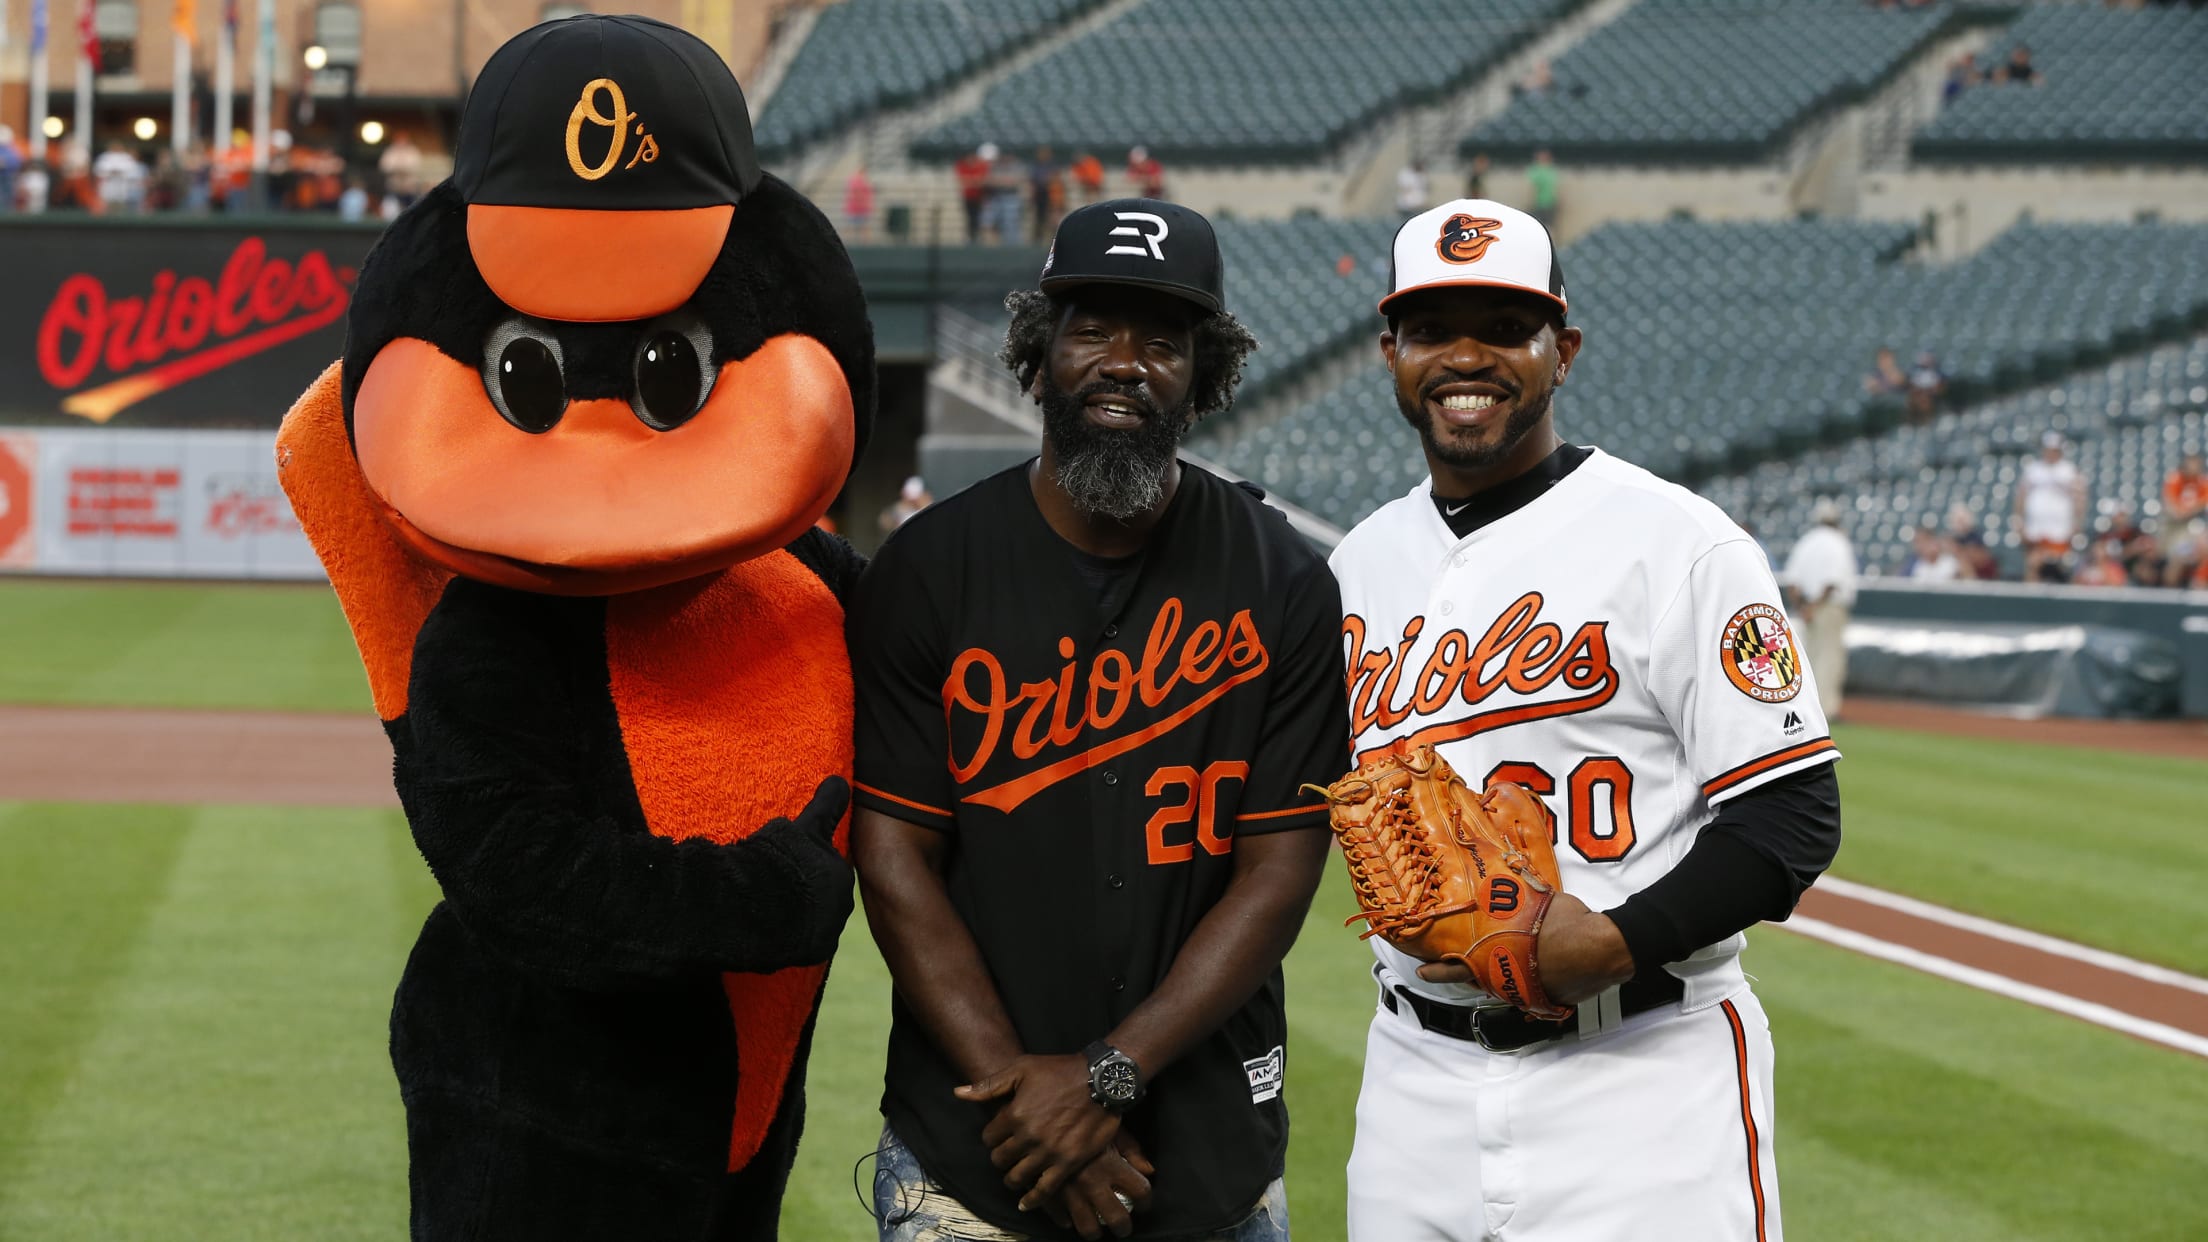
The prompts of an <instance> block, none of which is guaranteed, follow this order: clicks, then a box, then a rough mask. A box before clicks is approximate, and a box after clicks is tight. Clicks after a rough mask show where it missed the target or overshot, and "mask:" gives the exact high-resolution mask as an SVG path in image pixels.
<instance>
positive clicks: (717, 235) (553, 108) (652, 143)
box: [452, 15, 760, 321]
mask: <svg viewBox="0 0 2208 1242" xmlns="http://www.w3.org/2000/svg"><path fill="white" fill-rule="evenodd" d="M759 178H760V171H759V158H758V155H757V153H756V151H755V150H754V149H753V146H752V136H751V118H750V113H749V111H748V110H747V109H746V108H745V106H744V93H743V90H742V88H740V87H739V86H737V84H736V79H735V77H734V76H733V75H731V74H730V73H729V71H728V66H727V65H726V64H724V63H722V61H721V58H720V56H719V55H718V54H716V53H715V52H714V51H713V49H712V48H710V47H708V46H707V45H706V44H705V43H704V42H702V41H701V40H699V39H698V38H697V37H696V36H694V35H692V34H690V33H689V32H687V31H684V30H681V29H679V28H677V27H674V26H670V25H667V24H666V23H664V22H657V21H653V20H651V19H650V18H645V17H600V16H595V15H585V16H581V17H571V18H568V19H566V20H564V21H556V22H545V23H543V24H541V25H539V26H536V27H534V28H532V29H531V30H528V31H526V32H524V33H523V34H521V35H519V36H517V37H516V38H514V39H513V40H512V41H511V42H509V43H507V44H506V45H505V46H504V47H502V48H500V49H499V50H498V52H497V53H496V54H495V55H493V56H492V57H491V59H490V63H488V64H486V65H485V66H484V67H483V73H482V76H481V77H479V78H478V79H477V80H476V83H475V87H474V89H473V90H472V91H470V92H469V94H468V102H467V106H466V109H465V110H464V111H463V113H462V114H461V118H460V142H459V150H458V151H457V152H456V153H455V156H454V161H453V170H452V180H453V185H454V188H455V189H457V190H458V191H459V192H460V196H461V198H462V199H463V200H464V201H465V202H466V203H467V213H468V249H469V250H470V251H471V252H472V253H473V255H474V257H475V262H476V266H477V267H478V268H480V269H481V270H482V273H483V279H484V281H485V283H487V284H488V285H490V287H491V291H492V292H494V293H496V294H497V295H498V297H499V300H500V301H503V302H505V303H506V304H507V305H508V306H511V307H513V308H514V309H515V310H518V311H521V312H522V313H524V314H529V315H535V316H537V317H539V318H543V319H558V320H568V321H618V320H628V319H640V318H644V317H647V316H651V315H656V314H661V313H664V312H666V311H668V310H671V309H673V308H674V307H677V306H680V305H682V303H683V302H684V301H685V300H687V299H688V298H689V296H690V294H691V293H692V292H693V291H694V290H695V289H696V288H697V287H698V283H699V282H700V281H701V280H703V279H704V278H705V274H706V272H707V271H708V270H710V269H711V268H712V266H713V262H714V260H715V258H717V257H718V256H719V254H720V252H721V244H722V242H723V241H724V240H725V239H726V237H727V234H728V227H729V220H730V218H731V217H732V216H733V215H734V212H735V204H737V203H738V202H740V201H741V200H742V199H743V197H744V196H745V195H747V194H750V193H751V192H752V191H753V190H755V189H756V188H757V187H758V185H759ZM578 213H588V218H586V219H578V218H577V216H578ZM584 233H587V234H588V235H590V236H592V237H593V238H594V239H596V241H597V243H598V244H596V245H593V246H591V247H589V248H588V249H586V250H580V251H578V250H576V249H575V248H573V247H562V246H560V245H559V243H561V242H563V241H566V240H568V239H572V238H574V237H575V236H577V235H578V234H584ZM554 253H557V254H561V255H562V256H563V257H562V261H560V262H557V263H547V262H545V256H546V255H547V254H554Z"/></svg>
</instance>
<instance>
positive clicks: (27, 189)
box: [15, 160, 54, 216]
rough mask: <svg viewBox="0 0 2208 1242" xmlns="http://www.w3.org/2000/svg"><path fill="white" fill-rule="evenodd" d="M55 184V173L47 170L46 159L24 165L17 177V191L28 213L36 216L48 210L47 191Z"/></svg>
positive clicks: (18, 197) (25, 211)
mask: <svg viewBox="0 0 2208 1242" xmlns="http://www.w3.org/2000/svg"><path fill="white" fill-rule="evenodd" d="M53 185H54V178H53V174H51V173H49V172H47V171H46V163H45V161H43V160H32V161H30V162H29V163H27V164H25V165H24V166H23V172H22V174H21V175H20V176H18V177H17V178H16V182H15V193H16V197H17V199H19V200H20V201H21V202H22V204H23V211H24V213H25V214H26V215H34V216H35V215H37V214H39V213H40V212H43V211H45V210H46V198H47V193H48V191H50V190H52V189H53Z"/></svg>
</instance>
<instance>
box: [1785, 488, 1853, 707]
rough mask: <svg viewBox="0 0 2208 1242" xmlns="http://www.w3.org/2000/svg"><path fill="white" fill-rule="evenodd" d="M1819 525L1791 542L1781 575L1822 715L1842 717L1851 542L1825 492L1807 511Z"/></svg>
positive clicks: (1850, 597) (1850, 595) (1850, 608)
mask: <svg viewBox="0 0 2208 1242" xmlns="http://www.w3.org/2000/svg"><path fill="white" fill-rule="evenodd" d="M1810 517H1811V519H1812V520H1813V521H1815V522H1816V523H1817V525H1815V526H1813V527H1811V528H1810V530H1809V533H1807V534H1805V535H1803V536H1802V537H1801V538H1800V539H1798V540H1795V542H1794V551H1793V552H1792V553H1791V554H1789V555H1788V556H1787V558H1786V571H1785V572H1784V573H1782V574H1780V575H1779V579H1780V581H1781V582H1783V583H1784V584H1785V585H1786V589H1787V591H1788V593H1790V594H1791V595H1792V596H1793V597H1794V621H1795V624H1796V626H1797V627H1798V628H1799V629H1800V631H1801V635H1802V648H1803V650H1802V654H1803V655H1804V656H1806V657H1808V659H1809V667H1810V671H1811V672H1812V673H1814V674H1815V675H1816V678H1817V697H1818V698H1819V699H1820V700H1822V701H1823V703H1824V707H1825V718H1826V719H1827V720H1838V719H1840V697H1841V692H1842V691H1843V690H1844V689H1845V688H1846V684H1847V680H1848V616H1849V614H1850V613H1852V612H1853V611H1854V610H1855V574H1856V567H1855V545H1853V544H1851V543H1849V542H1848V537H1847V535H1846V534H1845V533H1844V532H1842V531H1841V529H1840V506H1839V505H1838V504H1836V503H1834V502H1833V501H1832V500H1831V499H1830V498H1829V497H1828V498H1826V499H1824V500H1820V501H1818V502H1817V507H1816V508H1815V509H1813V510H1812V511H1811V512H1810Z"/></svg>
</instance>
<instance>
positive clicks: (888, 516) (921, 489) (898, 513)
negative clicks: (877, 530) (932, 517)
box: [879, 474, 935, 535]
mask: <svg viewBox="0 0 2208 1242" xmlns="http://www.w3.org/2000/svg"><path fill="white" fill-rule="evenodd" d="M934 503H935V497H934V496H932V495H930V494H929V493H928V485H927V484H926V483H924V482H922V481H921V479H920V476H919V475H917V474H916V475H913V476H912V477H911V478H908V479H906V480H905V485H904V487H902V488H900V489H899V490H898V492H897V499H895V500H892V501H890V502H889V503H888V504H887V505H884V506H882V516H881V519H880V522H879V525H880V526H881V528H882V533H883V534H885V535H886V534H888V533H889V532H891V531H893V530H896V529H897V528H898V527H900V526H903V525H904V524H905V523H906V522H907V521H909V520H910V519H911V518H912V515H913V514H916V513H918V512H920V511H921V510H922V509H925V508H927V507H928V506H929V505H932V504H934Z"/></svg>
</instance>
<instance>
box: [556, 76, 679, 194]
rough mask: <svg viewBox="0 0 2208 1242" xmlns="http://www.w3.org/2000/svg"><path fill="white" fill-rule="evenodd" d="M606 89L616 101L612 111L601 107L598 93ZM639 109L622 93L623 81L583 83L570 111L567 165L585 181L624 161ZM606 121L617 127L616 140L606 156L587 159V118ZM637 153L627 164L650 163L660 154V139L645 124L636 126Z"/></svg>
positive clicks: (607, 148) (613, 129) (592, 179)
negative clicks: (631, 124)
mask: <svg viewBox="0 0 2208 1242" xmlns="http://www.w3.org/2000/svg"><path fill="white" fill-rule="evenodd" d="M600 91H603V92H605V94H606V96H607V102H608V103H611V104H612V105H613V112H612V114H611V115H608V114H606V113H603V112H600V111H599V110H598V93H599V92H600ZM636 119H637V117H636V113H634V112H631V111H629V101H628V97H627V96H625V95H623V94H622V93H621V84H620V83H619V82H616V81H614V80H613V79H612V78H594V79H592V80H591V82H590V84H589V85H587V86H585V87H583V94H582V98H580V99H577V100H576V101H575V110H574V111H572V112H570V113H568V114H567V166H568V167H569V168H570V169H572V170H574V173H575V175H576V176H578V177H581V178H582V179H583V180H585V181H596V180H598V179H599V178H600V177H603V176H605V175H606V174H607V173H610V172H612V171H613V168H614V165H616V164H621V153H622V151H623V150H625V149H626V148H627V147H628V145H629V122H631V121H634V120H636ZM585 121H588V122H590V123H591V124H593V125H603V126H605V127H607V128H608V129H611V130H612V131H613V139H612V141H610V142H608V143H607V144H606V158H605V159H603V160H601V161H599V162H598V163H596V164H585V163H583V122H585ZM636 138H637V143H636V154H635V155H633V156H631V157H630V158H629V162H628V163H626V164H621V167H623V168H625V169H626V168H634V167H636V166H637V165H638V164H649V163H651V162H652V161H653V160H656V159H658V158H659V140H658V139H656V138H654V137H652V136H651V135H650V134H647V133H645V132H644V126H643V125H642V124H638V125H637V127H636Z"/></svg>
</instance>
